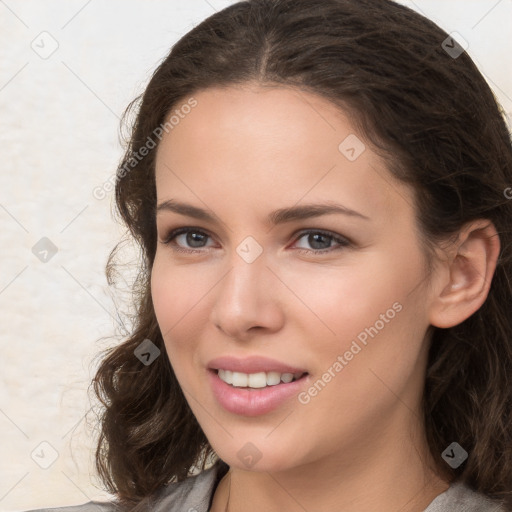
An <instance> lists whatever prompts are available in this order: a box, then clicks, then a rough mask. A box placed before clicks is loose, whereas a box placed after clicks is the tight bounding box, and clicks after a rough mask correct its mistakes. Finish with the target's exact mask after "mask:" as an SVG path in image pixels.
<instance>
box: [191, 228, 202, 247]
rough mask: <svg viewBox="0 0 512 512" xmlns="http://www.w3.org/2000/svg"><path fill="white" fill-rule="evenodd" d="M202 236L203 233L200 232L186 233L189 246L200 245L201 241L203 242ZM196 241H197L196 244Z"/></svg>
mask: <svg viewBox="0 0 512 512" xmlns="http://www.w3.org/2000/svg"><path fill="white" fill-rule="evenodd" d="M203 238H204V235H202V234H201V233H194V232H192V233H187V244H189V245H190V246H191V247H202V245H201V242H204V240H203ZM197 242H199V244H198V245H197Z"/></svg>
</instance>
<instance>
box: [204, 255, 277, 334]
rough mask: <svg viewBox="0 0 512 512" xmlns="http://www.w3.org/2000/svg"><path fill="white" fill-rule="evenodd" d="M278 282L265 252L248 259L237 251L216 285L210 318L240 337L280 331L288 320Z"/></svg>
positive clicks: (224, 330)
mask: <svg viewBox="0 0 512 512" xmlns="http://www.w3.org/2000/svg"><path fill="white" fill-rule="evenodd" d="M278 285H279V280H278V279H277V278H276V276H275V275H274V274H273V273H272V272H271V271H270V270H269V268H267V266H266V261H265V259H264V258H263V257H262V256H260V257H259V258H257V259H256V260H255V261H253V262H252V263H247V262H246V261H244V260H243V259H242V258H240V257H239V256H238V255H237V254H235V255H234V258H233V261H232V264H231V269H230V270H229V271H228V272H227V273H226V274H225V275H224V277H223V278H222V279H221V281H220V282H219V284H218V285H217V286H216V287H215V289H216V294H215V296H214V298H213V306H212V309H211V313H210V321H211V322H212V323H213V325H215V326H216V327H217V329H219V330H220V331H221V332H222V333H223V334H225V335H226V336H228V337H230V338H234V339H237V340H247V339H249V338H250V337H252V336H253V335H254V334H257V333H259V334H262V333H272V332H277V331H278V330H279V329H281V328H282V326H283V323H284V311H283V309H282V307H281V304H280V300H279V290H277V288H278Z"/></svg>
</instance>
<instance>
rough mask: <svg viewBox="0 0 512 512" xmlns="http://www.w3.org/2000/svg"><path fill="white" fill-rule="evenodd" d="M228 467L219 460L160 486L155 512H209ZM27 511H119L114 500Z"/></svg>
mask: <svg viewBox="0 0 512 512" xmlns="http://www.w3.org/2000/svg"><path fill="white" fill-rule="evenodd" d="M228 470H229V466H228V465H227V464H226V463H225V462H223V461H221V460H220V459H219V460H217V461H216V462H215V464H214V465H213V466H211V467H210V468H208V469H206V470H204V471H201V472H200V473H198V474H196V475H193V476H190V477H188V478H186V479H185V480H182V481H181V482H174V483H171V484H169V485H166V486H165V487H163V488H161V489H159V490H158V491H157V492H156V493H155V494H154V495H153V496H152V500H151V501H152V504H153V505H152V508H151V510H152V511H153V512H188V511H194V512H208V509H209V508H210V504H211V499H212V496H213V492H214V490H215V487H216V486H217V484H218V482H219V480H220V479H221V478H222V477H223V476H224V475H225V474H226V473H227V471H228ZM26 512H119V508H118V506H116V504H115V502H111V503H107V502H99V501H89V502H88V503H84V504H83V505H76V506H72V507H60V508H45V509H37V510H27V511H26Z"/></svg>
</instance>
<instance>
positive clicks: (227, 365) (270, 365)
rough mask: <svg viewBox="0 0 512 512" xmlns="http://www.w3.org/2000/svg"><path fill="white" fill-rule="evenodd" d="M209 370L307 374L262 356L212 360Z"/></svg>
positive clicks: (229, 357)
mask: <svg viewBox="0 0 512 512" xmlns="http://www.w3.org/2000/svg"><path fill="white" fill-rule="evenodd" d="M207 366H208V368H209V369H211V370H218V369H222V370H230V371H232V372H240V373H247V374H251V373H259V372H265V373H268V372H277V373H281V374H282V373H293V374H297V373H307V370H306V369H305V368H300V367H298V366H291V365H289V364H287V363H283V362H281V361H278V360H276V359H270V358H268V357H263V356H250V357H246V358H243V359H238V358H236V357H232V356H222V357H216V358H215V359H212V360H211V361H210V362H209V363H208V364H207Z"/></svg>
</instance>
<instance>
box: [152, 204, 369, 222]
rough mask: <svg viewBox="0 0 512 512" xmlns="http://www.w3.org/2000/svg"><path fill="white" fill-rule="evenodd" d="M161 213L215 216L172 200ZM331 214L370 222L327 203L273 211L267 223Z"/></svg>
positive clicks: (203, 217) (212, 218) (207, 218)
mask: <svg viewBox="0 0 512 512" xmlns="http://www.w3.org/2000/svg"><path fill="white" fill-rule="evenodd" d="M162 211H172V212H175V213H179V214H181V215H187V216H189V217H194V218H196V219H200V220H205V221H210V222H215V220H216V216H215V215H214V214H213V212H212V213H210V212H211V210H204V209H202V208H198V207H196V206H192V205H191V204H187V203H181V202H179V201H176V200H173V199H169V200H167V201H164V202H162V203H160V204H159V205H158V206H157V208H156V212H157V213H158V212H162ZM332 213H338V214H342V215H347V216H350V217H357V218H361V219H365V220H370V218H369V217H367V216H366V215H363V214H362V213H359V212H356V211H355V210H351V209H350V208H347V207H346V206H343V205H341V204H338V203H334V202H332V201H328V202H325V203H318V204H306V205H302V206H291V207H288V208H280V209H278V210H274V211H273V212H271V213H270V214H269V215H268V217H267V222H268V223H269V224H272V225H277V224H282V223H285V222H290V221H294V220H303V219H309V218H310V217H319V216H321V215H328V214H332Z"/></svg>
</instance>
